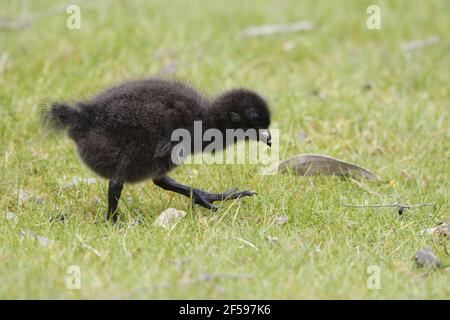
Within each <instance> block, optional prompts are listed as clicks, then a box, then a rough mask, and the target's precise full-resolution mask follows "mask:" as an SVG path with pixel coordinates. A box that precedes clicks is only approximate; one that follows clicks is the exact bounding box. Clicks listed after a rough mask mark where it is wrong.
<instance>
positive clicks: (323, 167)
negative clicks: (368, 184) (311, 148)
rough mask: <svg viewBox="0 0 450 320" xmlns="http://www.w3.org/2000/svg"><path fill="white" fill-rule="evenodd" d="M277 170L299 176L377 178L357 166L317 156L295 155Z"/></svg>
mask: <svg viewBox="0 0 450 320" xmlns="http://www.w3.org/2000/svg"><path fill="white" fill-rule="evenodd" d="M278 169H279V170H280V171H286V170H289V169H292V170H294V171H295V172H297V173H298V174H299V175H301V176H311V175H319V174H323V175H337V176H351V177H353V178H360V177H362V178H366V179H368V180H370V181H376V180H378V177H377V176H375V175H374V174H373V173H372V172H370V171H369V170H367V169H365V168H363V167H361V166H359V165H356V164H352V163H349V162H346V161H343V160H338V159H335V158H333V157H330V156H327V155H319V154H299V155H296V156H294V157H292V158H290V159H288V160H285V161H282V162H281V163H280V164H279V166H278Z"/></svg>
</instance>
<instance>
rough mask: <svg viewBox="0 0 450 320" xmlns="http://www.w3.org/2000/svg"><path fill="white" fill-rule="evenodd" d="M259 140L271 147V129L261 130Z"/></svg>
mask: <svg viewBox="0 0 450 320" xmlns="http://www.w3.org/2000/svg"><path fill="white" fill-rule="evenodd" d="M259 140H260V141H262V142H264V143H265V144H267V145H268V146H269V147H271V146H272V136H271V135H270V131H269V130H267V129H262V130H259Z"/></svg>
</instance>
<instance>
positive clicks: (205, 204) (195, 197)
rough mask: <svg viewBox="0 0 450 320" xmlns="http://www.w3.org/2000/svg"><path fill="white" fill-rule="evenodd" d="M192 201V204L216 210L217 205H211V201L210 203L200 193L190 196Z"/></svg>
mask: <svg viewBox="0 0 450 320" xmlns="http://www.w3.org/2000/svg"><path fill="white" fill-rule="evenodd" d="M192 202H193V203H194V204H198V205H200V206H202V207H203V208H206V209H209V210H213V211H216V210H217V207H216V206H215V205H213V204H212V203H210V202H209V201H207V200H206V199H205V198H204V196H201V195H200V194H194V195H193V197H192Z"/></svg>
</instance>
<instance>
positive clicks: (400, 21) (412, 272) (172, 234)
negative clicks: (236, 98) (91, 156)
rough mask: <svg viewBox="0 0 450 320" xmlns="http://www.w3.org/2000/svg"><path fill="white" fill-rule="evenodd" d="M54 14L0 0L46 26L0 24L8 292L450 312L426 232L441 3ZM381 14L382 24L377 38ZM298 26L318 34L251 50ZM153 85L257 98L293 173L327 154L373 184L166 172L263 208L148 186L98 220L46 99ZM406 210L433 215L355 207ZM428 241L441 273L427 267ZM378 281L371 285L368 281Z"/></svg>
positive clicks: (445, 99)
mask: <svg viewBox="0 0 450 320" xmlns="http://www.w3.org/2000/svg"><path fill="white" fill-rule="evenodd" d="M57 3H58V2H56V1H32V0H28V1H24V0H20V1H18V0H6V1H1V3H0V13H1V14H0V16H3V17H4V16H13V17H16V16H20V15H25V14H28V13H30V12H41V13H42V12H47V13H49V14H48V15H45V16H40V17H36V18H35V19H33V20H32V21H31V24H30V25H28V26H25V27H24V28H23V29H21V30H6V29H5V28H2V27H0V265H1V267H0V279H1V281H0V298H14V299H15V298H38V299H43V298H56V299H63V298H70V299H78V298H87V299H97V298H114V299H115V298H125V299H129V298H133V299H134V298H139V299H141V298H151V299H153V298H156V299H166V298H181V299H183V298H193V299H198V298H204V299H209V298H217V299H221V298H223V299H232V298H236V299H244V298H255V299H314V298H323V299H330V298H338V299H349V298H350V299H358V298H363V299H385V298H386V299H397V298H398V299H409V298H418V299H436V298H444V299H449V298H450V286H449V283H450V282H449V278H450V273H449V271H448V269H447V270H445V268H446V267H448V266H449V263H450V257H449V255H448V253H447V252H448V251H447V249H446V247H445V245H447V247H450V246H449V242H448V240H446V239H445V238H443V237H441V236H439V235H434V234H433V235H424V234H423V233H422V231H423V230H424V229H426V228H430V227H434V226H436V225H437V224H439V223H440V222H442V221H445V220H448V219H449V181H450V179H449V178H450V171H449V165H448V164H449V159H450V139H449V138H450V129H449V128H450V122H449V110H450V108H449V101H450V91H449V90H450V76H449V75H450V42H449V38H448V31H449V30H450V3H449V2H448V1H444V0H442V1H426V2H424V1H395V2H394V1H333V2H330V1H297V0H293V1H256V0H255V1H227V2H226V3H225V2H221V1H206V0H205V1H170V2H169V1H137V0H129V1H97V2H91V1H75V2H74V3H76V4H78V5H79V7H80V8H81V28H80V29H79V30H71V29H69V28H67V27H66V19H67V18H68V16H69V15H68V14H66V13H65V12H64V11H57V10H54V12H53V11H50V12H49V11H48V10H49V9H48V8H50V7H54V6H55V4H57ZM60 3H64V2H60ZM370 4H377V5H379V7H380V8H381V29H378V30H376V29H375V30H369V29H368V28H367V27H366V19H367V18H368V14H367V13H366V8H367V7H368V6H369V5H370ZM3 19H4V18H3ZM299 20H308V21H312V22H313V23H314V25H315V28H314V29H313V30H308V31H299V32H293V33H282V34H276V35H269V36H260V37H242V36H239V32H240V31H241V30H243V29H246V28H248V27H251V26H257V25H262V24H274V23H287V22H295V21H299ZM432 37H434V38H433V39H437V41H434V43H431V44H430V45H427V46H423V47H421V48H417V49H414V50H405V49H404V47H402V44H403V43H405V42H409V41H413V40H418V39H430V38H432ZM148 75H161V76H166V77H170V78H179V79H183V80H185V81H186V82H189V83H191V84H192V85H193V86H195V87H197V88H199V89H200V90H202V91H203V92H204V93H206V94H208V95H213V94H216V93H220V92H222V91H224V90H226V89H230V88H233V87H236V86H243V87H249V88H252V89H254V90H257V91H258V92H260V93H261V94H263V95H264V96H265V97H266V98H267V100H268V101H269V102H270V105H271V107H272V114H273V121H272V126H271V127H272V128H278V129H279V131H280V140H279V150H280V158H281V159H287V158H290V157H291V156H293V155H296V154H299V153H318V154H326V155H331V156H333V157H337V158H339V159H343V160H346V161H351V162H354V163H358V164H360V165H362V166H364V167H366V168H369V169H370V170H371V171H373V172H375V173H376V174H377V175H378V176H379V177H380V181H378V182H368V181H363V180H358V179H342V178H338V177H327V176H316V177H299V176H297V175H296V174H294V173H287V174H284V173H283V174H282V173H279V174H276V175H261V174H260V170H259V167H258V165H185V166H180V167H178V168H177V169H176V170H175V171H173V172H172V174H171V176H172V177H173V178H175V179H177V180H179V181H180V182H183V183H187V184H191V185H195V186H197V187H201V188H203V189H206V190H210V191H223V190H226V189H229V188H231V187H234V188H237V189H253V190H256V191H257V192H258V195H257V196H255V197H251V198H246V199H242V200H240V201H234V202H233V201H229V202H223V203H220V204H219V210H218V211H217V212H209V211H208V210H206V209H203V208H200V207H198V206H195V207H192V206H190V204H189V200H188V199H186V198H184V197H182V196H179V195H176V194H173V193H169V192H166V191H163V190H161V189H159V188H157V187H156V186H154V185H153V183H152V182H151V181H148V182H145V183H141V184H135V185H126V186H125V188H124V192H123V196H122V199H121V201H120V203H119V210H120V214H121V218H120V221H121V223H119V224H118V225H117V226H116V227H112V226H111V225H109V224H107V223H104V222H103V221H102V217H103V214H104V213H105V211H106V205H107V204H106V190H107V182H106V181H105V180H102V179H97V181H96V182H95V183H92V184H89V183H83V182H82V183H79V184H77V185H75V186H72V187H67V183H68V182H70V181H71V180H72V179H73V178H74V177H75V178H76V177H81V178H93V177H95V175H94V173H92V172H90V171H89V170H88V169H87V168H86V167H84V166H83V164H82V163H81V162H80V161H79V159H78V156H77V154H76V149H75V146H74V143H73V142H72V141H71V140H70V139H68V138H67V137H66V136H65V135H62V134H60V135H58V134H52V133H49V132H47V131H46V130H44V129H42V128H41V124H40V119H39V105H40V103H41V101H42V99H44V98H51V99H58V98H64V99H71V98H73V99H80V98H83V97H89V96H90V95H92V94H95V93H96V92H97V91H98V90H100V89H102V88H104V87H105V86H108V85H111V84H114V83H116V82H119V81H121V80H124V79H133V78H139V77H144V76H148ZM299 133H300V134H299ZM299 136H300V137H299ZM395 202H399V203H405V204H408V203H412V204H414V203H425V202H426V203H428V202H430V203H435V206H434V207H420V208H416V209H411V210H406V211H405V213H404V214H403V215H401V216H399V214H398V213H397V210H396V209H395V208H368V209H361V208H350V207H346V206H345V204H364V203H366V204H382V203H395ZM169 207H175V208H177V209H179V210H184V211H186V213H187V216H186V217H185V218H184V219H182V220H180V221H179V222H178V223H177V225H176V226H174V227H173V228H172V229H170V230H165V229H163V228H161V227H159V226H157V225H154V221H155V219H156V218H157V217H158V215H159V214H160V213H161V212H162V211H163V210H165V209H166V208H169ZM61 215H63V217H64V218H65V219H64V221H62V220H61V219H60V217H61ZM279 216H287V217H288V221H287V223H285V224H279V223H277V217H279ZM269 237H270V238H269ZM273 238H277V240H274V239H273ZM270 239H272V240H270ZM242 240H245V241H247V242H248V243H246V242H243V241H242ZM249 243H251V244H252V245H250V244H249ZM424 247H431V248H432V249H433V250H434V252H435V253H436V255H437V256H438V257H439V259H440V260H441V268H440V269H430V270H428V269H423V268H419V267H417V266H415V263H414V259H413V257H414V254H415V252H416V251H417V250H418V249H421V248H424ZM70 266H75V267H72V268H70ZM374 266H375V267H374ZM73 268H75V269H73ZM373 268H375V270H379V275H380V286H379V287H378V289H376V288H375V289H374V288H373V287H371V286H370V285H369V286H368V281H369V280H370V279H369V278H370V277H371V275H372V274H371V270H374V269H373ZM71 270H76V271H79V274H80V283H79V284H80V288H79V289H73V286H71V283H72V284H73V282H71V279H72V278H71V275H72V274H71ZM369 282H370V281H369ZM68 284H69V285H68Z"/></svg>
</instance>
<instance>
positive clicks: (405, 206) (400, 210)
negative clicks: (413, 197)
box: [344, 202, 436, 215]
mask: <svg viewBox="0 0 450 320" xmlns="http://www.w3.org/2000/svg"><path fill="white" fill-rule="evenodd" d="M435 205H436V203H435V202H428V203H417V204H401V203H381V204H372V205H358V204H344V206H346V207H350V208H386V207H391V208H398V214H399V215H402V214H403V212H404V211H405V209H414V208H418V207H434V206H435Z"/></svg>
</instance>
